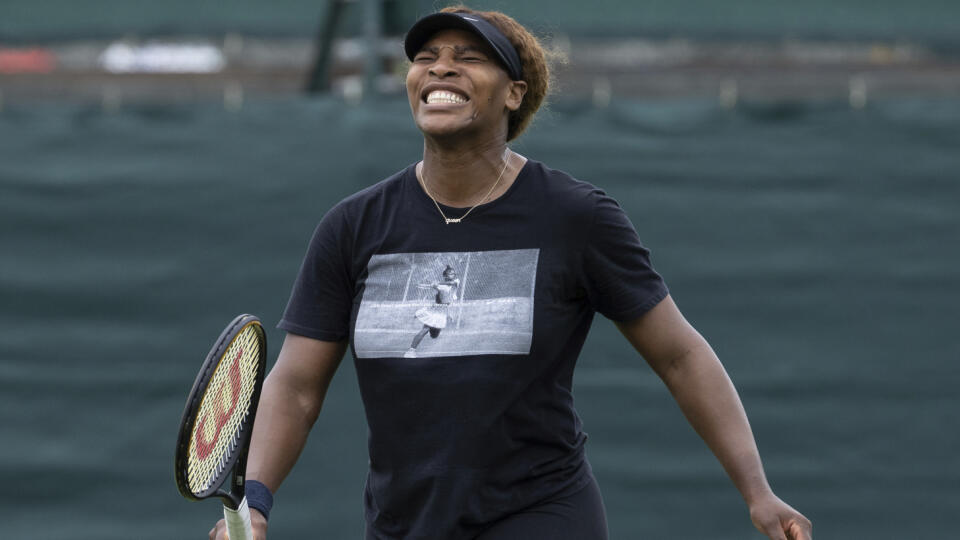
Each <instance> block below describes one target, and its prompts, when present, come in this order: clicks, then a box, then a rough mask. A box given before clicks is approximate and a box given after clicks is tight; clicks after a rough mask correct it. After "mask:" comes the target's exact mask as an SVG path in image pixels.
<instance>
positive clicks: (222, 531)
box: [210, 508, 267, 540]
mask: <svg viewBox="0 0 960 540" xmlns="http://www.w3.org/2000/svg"><path fill="white" fill-rule="evenodd" d="M250 524H251V525H252V526H253V540H267V518H265V517H263V514H261V513H260V511H259V510H254V509H253V508H251V509H250ZM229 538H230V537H229V536H227V522H226V521H224V520H222V519H221V520H220V521H218V522H217V524H216V525H214V527H213V528H212V529H210V540H229Z"/></svg>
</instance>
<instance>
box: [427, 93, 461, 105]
mask: <svg viewBox="0 0 960 540" xmlns="http://www.w3.org/2000/svg"><path fill="white" fill-rule="evenodd" d="M466 102H467V99H466V98H464V97H463V96H461V95H459V94H454V93H453V92H447V91H445V90H434V91H433V92H430V93H429V94H427V103H430V104H433V103H453V104H455V105H459V104H461V103H466Z"/></svg>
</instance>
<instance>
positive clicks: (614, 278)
mask: <svg viewBox="0 0 960 540" xmlns="http://www.w3.org/2000/svg"><path fill="white" fill-rule="evenodd" d="M593 197H594V198H595V206H594V214H593V221H592V224H591V226H590V228H589V229H588V233H587V239H586V245H585V246H584V250H583V260H582V262H583V270H582V272H583V278H582V279H583V283H584V287H585V289H586V291H587V299H588V301H589V302H590V304H591V305H592V306H593V308H594V309H596V310H597V312H599V313H600V314H602V315H603V316H605V317H607V318H609V319H611V320H614V321H628V320H632V319H636V318H637V317H639V316H641V315H643V314H644V313H646V312H647V311H649V310H650V309H652V308H653V307H654V306H656V305H657V304H659V303H660V301H661V300H663V299H664V298H666V296H667V294H668V290H667V286H666V284H665V283H664V281H663V278H661V277H660V274H658V273H657V272H656V271H655V270H654V269H653V266H652V265H651V263H650V251H649V250H648V249H646V248H645V247H643V245H642V244H641V243H640V238H639V236H638V235H637V231H636V229H635V228H634V227H633V224H632V223H631V222H630V219H629V218H628V217H627V215H626V214H625V213H624V211H623V209H621V208H620V205H618V204H617V202H616V201H615V200H613V199H612V198H610V197H609V196H607V195H606V194H604V193H603V192H602V191H596V192H594V193H593Z"/></svg>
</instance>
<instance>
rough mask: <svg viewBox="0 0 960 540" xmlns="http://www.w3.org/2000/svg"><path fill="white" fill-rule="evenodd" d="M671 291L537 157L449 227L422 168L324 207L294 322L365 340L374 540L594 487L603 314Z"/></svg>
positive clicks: (464, 529) (604, 204) (361, 355)
mask: <svg viewBox="0 0 960 540" xmlns="http://www.w3.org/2000/svg"><path fill="white" fill-rule="evenodd" d="M443 211H444V213H445V214H447V216H449V217H459V216H461V215H462V214H463V213H464V212H465V210H464V209H457V208H449V207H443ZM666 295H667V288H666V286H665V284H664V283H663V280H662V279H661V278H660V276H659V275H658V274H657V273H656V272H655V271H654V270H653V268H652V267H651V265H650V261H649V256H648V251H647V250H646V249H645V248H644V247H643V246H642V245H641V244H640V241H639V238H638V237H637V233H636V231H635V230H634V228H633V225H632V224H631V223H630V221H629V219H628V218H627V217H626V215H625V214H624V213H623V211H622V210H621V209H620V207H619V206H618V205H617V203H616V202H615V201H614V200H613V199H611V198H610V197H608V196H607V195H606V194H604V193H603V191H601V190H599V189H597V188H596V187H594V186H592V185H590V184H587V183H584V182H580V181H578V180H575V179H573V178H571V177H570V176H569V175H567V174H565V173H563V172H560V171H556V170H552V169H549V168H547V167H546V166H544V165H543V164H542V163H538V162H536V161H533V160H529V161H528V162H527V163H526V164H525V165H524V167H523V169H522V170H521V171H520V173H519V175H518V177H517V179H516V181H515V182H514V183H513V185H511V186H510V188H509V190H508V191H507V192H506V193H504V194H503V195H502V196H501V197H499V198H497V199H496V200H494V201H492V202H490V203H488V204H485V205H481V206H479V207H477V208H476V209H474V210H473V212H472V213H470V215H469V216H467V217H466V218H465V219H464V220H463V222H461V223H457V224H450V225H447V224H445V222H444V220H443V218H441V216H440V213H439V212H438V211H437V208H436V207H435V206H434V203H433V201H431V200H430V199H429V198H428V197H427V195H426V194H425V193H424V192H423V190H422V189H421V188H420V186H419V183H418V182H417V179H416V173H415V168H414V166H410V167H407V168H406V169H404V170H403V171H400V172H399V173H397V174H395V175H394V176H391V177H390V178H388V179H386V180H384V181H382V182H380V183H378V184H376V185H374V186H371V187H370V188H368V189H365V190H363V191H361V192H359V193H357V194H355V195H353V196H351V197H349V198H347V199H345V200H344V201H342V202H341V203H339V204H338V205H336V206H335V207H334V208H333V209H331V210H330V211H329V212H328V213H327V214H326V216H324V218H323V220H322V221H321V223H320V225H319V226H318V227H317V230H316V232H315V234H314V236H313V239H312V241H311V243H310V247H309V250H308V252H307V255H306V257H305V259H304V262H303V266H302V268H301V270H300V274H299V276H298V277H297V281H296V283H295V285H294V288H293V293H292V296H291V298H290V302H289V304H288V305H287V309H286V312H285V313H284V316H283V319H282V320H281V322H280V324H279V327H280V328H281V329H283V330H286V331H288V332H291V333H294V334H299V335H303V336H307V337H311V338H315V339H320V340H326V341H339V340H343V339H349V340H350V343H351V347H352V350H353V356H354V365H355V367H356V370H357V376H358V379H359V385H360V392H361V395H362V398H363V403H364V408H365V411H366V417H367V422H368V426H369V452H370V471H369V474H368V477H367V485H366V490H365V495H364V502H365V507H366V518H367V524H368V535H369V537H372V538H390V539H392V538H444V539H457V538H470V537H472V536H474V535H476V534H477V533H478V532H479V531H480V530H482V529H483V528H484V526H485V525H487V524H489V523H491V522H493V521H496V520H497V519H500V518H502V517H504V516H506V515H509V514H511V513H514V512H516V511H518V510H521V509H523V508H525V507H528V506H530V505H531V504H535V503H537V502H540V501H544V500H547V499H550V498H553V497H560V496H564V495H568V494H572V493H573V492H575V491H576V490H578V489H580V488H582V487H583V486H584V485H586V483H587V482H589V481H590V479H591V472H590V466H589V464H588V463H587V461H586V459H585V457H584V451H583V448H584V442H585V441H586V434H585V433H584V432H583V430H582V429H581V424H580V419H579V418H578V416H577V413H576V411H575V410H574V408H573V396H572V394H571V383H572V378H573V369H574V365H575V364H576V360H577V356H578V354H579V352H580V349H581V347H582V346H583V342H584V340H585V339H586V336H587V332H588V330H589V328H590V323H591V321H592V320H593V315H594V313H595V312H600V313H601V314H603V315H604V316H606V317H608V318H610V319H613V320H618V321H625V320H630V319H634V318H637V317H639V316H640V315H642V314H643V313H645V312H646V311H648V310H649V309H651V308H652V307H654V306H655V305H656V304H657V303H659V302H660V301H661V300H662V299H663V298H664V297H666Z"/></svg>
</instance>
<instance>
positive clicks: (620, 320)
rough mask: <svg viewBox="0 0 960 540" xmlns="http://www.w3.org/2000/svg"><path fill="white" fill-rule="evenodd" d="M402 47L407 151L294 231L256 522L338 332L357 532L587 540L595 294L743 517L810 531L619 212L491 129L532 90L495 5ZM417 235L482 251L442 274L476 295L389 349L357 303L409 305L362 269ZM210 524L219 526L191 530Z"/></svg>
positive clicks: (592, 535)
mask: <svg viewBox="0 0 960 540" xmlns="http://www.w3.org/2000/svg"><path fill="white" fill-rule="evenodd" d="M404 48H405V52H406V54H407V56H408V57H409V59H410V60H411V65H410V68H409V72H408V75H407V79H406V85H407V93H408V96H409V101H410V108H411V110H412V113H413V119H414V122H415V123H416V125H417V127H418V128H419V129H420V131H421V132H422V133H423V141H424V152H423V160H422V161H420V162H419V163H416V164H414V165H411V166H409V167H407V168H405V169H404V170H402V171H399V172H398V173H396V174H394V175H393V176H391V177H390V178H387V179H386V180H384V181H382V182H380V183H378V184H376V185H374V186H372V187H370V188H367V189H365V190H363V191H361V192H359V193H357V194H355V195H353V196H351V197H349V198H347V199H345V200H344V201H342V202H340V203H339V204H338V205H336V206H335V207H334V208H333V209H331V210H330V211H329V212H328V213H327V214H326V215H325V216H324V218H323V219H322V221H321V223H320V225H319V226H318V228H317V230H316V232H315V233H314V237H313V239H312V240H311V243H310V246H309V248H308V251H307V255H306V257H305V259H304V262H303V266H302V268H301V270H300V274H299V276H298V278H297V280H296V283H295V285H294V287H293V292H292V294H291V298H290V301H289V304H288V306H287V309H286V311H285V313H284V316H283V318H282V320H281V321H280V323H279V327H280V328H281V329H283V330H285V331H286V332H287V337H286V340H285V342H284V344H283V347H282V350H281V351H280V355H279V358H278V360H277V362H276V365H275V366H274V368H273V370H272V371H271V373H270V375H269V377H268V378H267V381H266V384H265V386H264V389H263V395H262V399H261V403H260V412H259V414H258V416H257V419H256V424H255V427H254V432H253V441H252V444H251V449H250V457H249V462H248V465H247V478H248V481H247V498H248V500H249V504H250V507H251V508H252V509H255V510H256V511H254V512H253V516H254V517H253V523H254V530H255V531H256V535H257V538H266V530H267V517H268V514H269V510H270V506H271V504H272V495H271V492H272V491H275V490H276V489H278V488H279V487H280V484H281V482H282V481H283V479H284V477H286V475H287V474H288V472H289V471H290V469H291V467H293V465H294V462H295V461H296V459H297V456H298V455H299V453H300V451H301V449H302V448H303V445H304V443H305V441H306V440H307V434H308V431H309V430H310V428H311V426H312V425H313V423H314V420H315V419H316V418H317V415H318V413H319V411H320V408H321V405H322V403H323V399H324V395H325V394H326V391H327V388H328V385H329V383H330V380H331V378H332V377H333V374H334V371H336V369H337V367H338V366H339V364H340V361H341V358H342V356H343V355H344V352H345V350H346V348H347V345H348V343H350V344H352V346H353V347H352V348H353V351H354V354H353V356H354V361H355V364H356V369H357V375H358V380H359V385H360V391H361V395H362V398H363V403H364V408H365V411H366V417H367V421H368V424H369V433H370V435H369V452H370V468H369V473H368V476H367V482H366V488H365V491H364V501H363V503H364V507H365V516H366V523H367V525H366V538H368V539H401V538H404V539H406V538H417V539H441V540H457V539H480V540H530V539H539V538H544V539H551V540H599V539H605V538H607V525H606V517H605V514H604V507H603V502H602V499H601V496H600V491H599V489H598V487H597V483H596V481H595V479H594V476H593V474H592V472H591V468H590V464H589V463H588V461H587V459H586V457H585V455H584V443H585V439H586V437H585V435H584V433H583V431H582V429H581V424H580V420H579V418H578V417H577V413H576V411H575V410H574V408H573V398H572V395H571V382H572V376H573V369H574V365H575V363H576V360H577V356H578V354H579V352H580V350H581V347H582V345H583V343H584V340H585V338H586V335H587V332H588V330H589V328H590V324H591V321H592V319H593V316H594V314H595V313H596V312H599V313H601V314H602V315H604V316H606V317H608V318H610V319H612V320H613V321H615V322H616V323H617V325H618V327H619V329H620V331H621V332H622V333H623V334H624V336H625V337H626V339H627V340H628V341H629V342H630V343H631V344H632V345H633V346H634V347H635V348H636V349H637V351H639V353H640V354H641V355H642V356H643V357H644V358H645V359H646V361H647V362H648V363H649V364H650V365H651V366H652V367H653V369H654V370H655V371H656V373H657V374H658V375H659V376H660V377H661V379H662V380H663V381H664V383H665V384H666V385H667V387H668V388H669V390H670V391H671V393H672V394H673V396H674V397H675V399H676V401H677V403H678V404H679V406H680V408H681V409H682V411H683V412H684V414H685V415H686V417H687V418H688V419H689V421H690V423H691V424H692V425H693V427H694V428H695V429H696V431H697V433H699V434H700V436H701V437H702V438H703V439H704V440H705V441H706V443H707V445H708V446H709V447H710V449H711V450H712V451H713V453H714V454H715V455H716V457H717V458H718V459H719V461H720V463H721V464H722V465H723V467H724V468H725V469H726V471H727V473H728V474H729V476H730V478H731V479H732V481H733V483H734V484H735V485H736V487H737V489H739V491H740V492H741V494H742V495H743V497H744V499H745V501H746V503H747V506H748V507H749V512H750V517H751V519H752V520H753V523H754V524H755V525H756V527H757V528H758V529H760V530H761V531H762V532H763V533H765V534H766V535H767V536H769V537H770V538H773V539H788V538H789V539H793V540H799V539H809V538H810V537H811V524H810V522H809V521H808V520H807V519H806V518H805V517H804V516H803V515H801V514H800V513H798V512H797V511H796V510H794V509H793V508H791V507H790V506H788V505H787V504H785V503H784V502H783V501H781V500H780V499H779V498H778V497H777V496H776V495H775V494H774V493H773V491H772V490H771V488H770V486H769V485H768V483H767V480H766V478H765V475H764V470H763V466H762V464H761V461H760V456H759V455H758V452H757V447H756V444H755V442H754V438H753V435H752V433H751V430H750V426H749V424H748V423H747V417H746V415H745V413H744V410H743V407H742V406H741V403H740V400H739V398H738V395H737V392H736V390H735V389H734V387H733V385H732V384H731V382H730V379H729V378H728V376H727V374H726V372H725V370H724V368H723V366H722V365H721V364H720V362H719V360H718V359H717V357H716V356H715V355H714V353H713V351H712V350H711V348H710V346H709V345H708V344H707V342H706V341H705V340H704V339H703V338H702V337H701V336H700V335H699V334H698V333H697V332H696V330H694V329H693V328H692V327H691V326H690V324H688V323H687V321H686V320H685V319H684V317H683V316H682V315H681V313H680V312H679V311H678V309H677V306H676V305H675V304H674V302H673V300H672V299H671V297H670V295H669V293H668V290H667V288H666V286H665V285H664V282H663V280H662V279H661V277H660V275H658V274H657V273H656V272H655V271H654V270H653V268H652V267H651V265H650V261H649V253H648V251H647V250H646V249H645V248H644V247H643V246H642V245H641V244H640V241H639V239H638V236H637V233H636V232H635V230H634V228H633V226H632V224H631V223H630V221H629V220H628V219H627V217H626V216H625V214H624V212H623V211H622V210H621V209H620V207H619V206H618V205H617V203H616V202H615V201H613V200H612V199H611V198H610V197H608V196H606V195H605V194H604V193H603V192H602V191H600V190H599V189H597V188H595V187H593V186H591V185H590V184H587V183H584V182H580V181H578V180H575V179H573V178H571V177H570V176H569V175H567V174H565V173H563V172H561V171H557V170H553V169H550V168H549V167H547V166H546V165H544V164H543V163H539V162H537V161H535V160H533V159H528V158H526V157H524V156H521V155H519V154H517V153H516V152H513V151H512V150H510V149H509V147H508V146H507V143H508V141H511V140H513V139H515V138H516V137H517V136H519V135H520V134H521V133H522V132H523V131H524V129H525V128H526V127H527V125H528V124H529V123H530V121H531V119H532V117H533V115H534V113H535V112H536V111H537V109H538V107H539V106H540V104H541V102H542V101H543V99H544V96H545V95H546V93H547V87H548V79H549V73H548V68H547V63H546V61H545V54H544V51H543V49H542V48H541V46H540V44H539V43H538V42H537V40H536V39H535V38H534V37H533V36H532V35H531V34H530V33H529V32H528V31H527V30H526V29H524V28H523V27H522V26H521V25H519V24H518V23H517V22H515V21H514V20H513V19H511V18H510V17H508V16H506V15H503V14H501V13H497V12H476V11H472V10H469V9H466V8H463V7H459V8H447V9H445V10H443V11H442V12H440V13H435V14H432V15H429V16H426V17H424V18H423V19H421V20H419V21H418V22H417V23H415V24H414V25H413V27H411V29H410V30H409V32H408V33H407V36H406V38H405V43H404ZM597 159H600V158H597ZM415 253H430V254H449V257H448V258H449V260H459V259H456V257H462V256H463V254H464V253H467V254H470V256H471V259H470V260H472V261H485V262H483V263H482V264H481V263H480V262H476V263H472V264H471V267H470V269H469V271H466V270H465V271H464V272H463V273H464V276H462V279H463V280H464V282H463V284H462V285H461V286H459V287H458V288H459V289H460V293H461V295H462V294H463V293H464V292H465V291H467V290H469V291H471V292H470V295H471V297H477V298H479V299H478V300H473V301H471V300H469V299H468V298H466V297H464V298H463V300H462V303H463V309H465V310H466V309H472V310H474V312H475V313H476V315H472V316H471V321H477V322H476V324H475V325H474V324H473V322H472V323H471V332H473V333H472V334H470V335H469V336H468V335H463V336H458V340H456V341H457V343H460V342H461V341H462V342H463V343H462V344H461V345H459V346H456V347H453V348H451V349H450V353H449V354H448V355H446V356H440V357H436V356H433V357H427V358H425V357H420V358H405V353H406V352H407V350H408V344H409V342H405V343H404V342H403V341H405V340H404V339H403V338H399V337H397V336H403V335H404V333H403V332H368V331H364V332H358V331H355V329H356V328H357V326H358V324H357V319H358V313H360V314H361V315H360V317H361V318H363V317H367V315H366V314H365V313H367V312H366V311H365V310H366V309H373V310H379V313H380V314H381V315H382V316H380V317H378V318H376V317H375V318H372V319H369V320H382V321H383V322H382V324H384V325H388V324H389V325H397V324H401V325H406V326H404V328H409V330H410V331H411V333H414V332H417V328H418V327H417V325H418V324H420V323H421V322H422V321H420V320H418V319H415V318H413V317H410V316H409V308H408V307H407V308H405V309H406V311H405V312H404V311H399V310H398V311H397V312H396V313H397V314H398V315H397V316H396V317H393V316H392V313H394V312H393V311H390V310H393V309H394V306H395V305H399V304H400V302H399V301H396V300H391V298H394V297H391V296H390V295H389V294H388V293H387V292H384V291H386V288H385V286H383V285H382V283H387V282H390V283H395V281H390V280H388V279H387V278H386V277H384V276H390V277H392V276H397V275H404V272H408V271H409V272H412V271H410V270H405V268H408V266H404V265H405V264H406V263H404V262H403V261H404V260H407V259H405V257H407V256H408V255H402V256H398V255H397V254H415ZM518 269H520V270H518ZM381 278H383V279H381ZM408 281H409V278H408ZM525 287H526V288H525ZM528 289H529V294H528ZM528 297H529V299H528ZM459 302H461V301H460V300H458V303H459ZM404 305H405V306H408V304H404ZM398 309H399V308H398ZM402 313H406V314H405V315H400V314H402ZM364 320H365V321H367V320H368V319H364ZM364 324H365V325H366V324H369V323H368V322H365V323H364ZM424 324H426V326H427V331H428V332H429V331H430V327H434V326H433V325H431V324H429V323H424ZM364 328H367V326H364ZM391 328H394V326H391ZM484 328H488V329H489V332H488V333H484ZM503 328H511V332H508V333H505V332H501V331H500V330H502V329H503ZM421 331H422V328H421ZM501 334H503V335H501ZM406 335H408V336H409V335H410V334H406ZM468 337H469V338H470V339H466V338H468ZM461 338H462V339H461ZM391 340H392V341H391ZM398 340H400V341H398ZM357 351H361V353H363V354H359V353H358V352H357ZM366 351H375V352H374V353H370V352H366ZM224 536H225V535H224V532H223V525H222V523H220V524H218V525H217V527H216V528H215V529H214V530H213V531H211V532H210V538H217V539H222V538H224Z"/></svg>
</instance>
